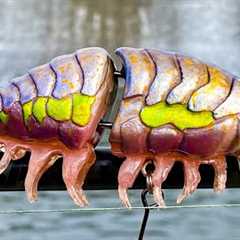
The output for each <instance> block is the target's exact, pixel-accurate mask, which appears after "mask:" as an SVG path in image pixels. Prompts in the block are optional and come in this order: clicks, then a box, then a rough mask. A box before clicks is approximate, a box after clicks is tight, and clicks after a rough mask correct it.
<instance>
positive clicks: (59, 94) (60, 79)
mask: <svg viewBox="0 0 240 240" xmlns="http://www.w3.org/2000/svg"><path fill="white" fill-rule="evenodd" d="M50 65H51V67H52V69H53V71H54V72H55V74H56V78H57V79H56V83H55V88H54V90H53V96H54V97H55V98H63V97H66V96H67V95H69V94H72V93H75V92H79V91H80V89H81V87H82V84H83V75H82V71H81V67H80V66H79V64H78V62H77V59H76V58H75V56H74V55H73V54H69V55H63V56H60V57H57V58H55V59H53V60H52V61H51V62H50Z"/></svg>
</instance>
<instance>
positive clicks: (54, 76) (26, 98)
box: [0, 48, 113, 146]
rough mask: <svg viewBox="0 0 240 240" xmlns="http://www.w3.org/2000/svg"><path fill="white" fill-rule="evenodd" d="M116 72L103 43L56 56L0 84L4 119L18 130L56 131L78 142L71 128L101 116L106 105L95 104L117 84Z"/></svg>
mask: <svg viewBox="0 0 240 240" xmlns="http://www.w3.org/2000/svg"><path fill="white" fill-rule="evenodd" d="M112 72H113V65H112V61H111V59H110V57H109V55H108V53H107V52H106V51H105V50H104V49H101V48H86V49H81V50H78V51H76V52H75V53H73V54H69V55H64V56H60V57H57V58H55V59H53V60H52V61H51V62H50V63H48V64H45V65H42V66H39V67H36V68H34V69H32V70H30V71H29V73H27V74H26V75H24V76H22V77H19V78H16V79H13V80H12V81H11V82H10V83H9V84H6V85H3V86H2V87H0V96H1V98H0V119H1V121H2V123H4V124H5V126H7V130H8V131H10V133H12V134H14V135H17V136H20V137H22V136H23V137H36V138H38V137H42V138H48V137H56V136H57V137H59V138H60V139H61V140H63V141H64V142H65V143H66V144H68V145H74V146H75V145H76V146H77V145H78V143H79V141H80V139H78V140H77V139H76V137H73V136H70V134H69V129H72V130H73V129H75V130H76V132H79V131H83V130H82V129H83V128H84V127H86V126H87V125H88V124H89V123H91V118H98V120H97V122H99V121H100V117H102V115H103V114H104V113H105V112H106V107H105V106H102V107H101V108H100V109H97V108H96V106H95V105H99V102H102V103H103V102H104V103H106V102H107V99H108V98H109V95H110V93H111V91H112V88H113V81H112V79H113V76H112ZM100 95H101V97H99V96H100ZM96 99H98V100H97V101H96ZM94 111H95V113H94V114H93V112H94ZM96 112H101V114H100V115H99V114H96ZM97 122H96V121H95V125H96V126H94V128H95V129H96V127H97ZM16 126H17V127H16ZM3 127H4V125H3ZM85 131H86V130H85ZM75 135H76V134H75ZM80 135H81V137H82V135H83V133H81V134H80ZM89 137H90V136H89ZM79 138H80V137H79Z"/></svg>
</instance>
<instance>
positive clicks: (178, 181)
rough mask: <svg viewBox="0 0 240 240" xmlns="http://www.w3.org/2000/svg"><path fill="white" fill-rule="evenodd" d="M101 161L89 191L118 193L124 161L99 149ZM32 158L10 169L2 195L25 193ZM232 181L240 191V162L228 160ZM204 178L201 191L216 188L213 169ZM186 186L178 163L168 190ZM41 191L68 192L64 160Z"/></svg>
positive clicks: (141, 183)
mask: <svg viewBox="0 0 240 240" xmlns="http://www.w3.org/2000/svg"><path fill="white" fill-rule="evenodd" d="M96 155H97V161H96V163H95V165H94V166H93V167H92V168H91V170H90V171H89V173H88V176H87V179H86V183H85V185H84V188H85V189H99V190H101V189H116V188H117V173H118V169H119V167H120V165H121V163H122V161H123V159H120V158H117V157H115V156H113V155H112V154H111V151H110V149H109V148H97V149H96ZM28 159H29V155H27V156H26V157H24V158H23V159H21V160H18V161H13V162H12V163H11V164H10V166H9V168H8V169H7V170H6V171H5V172H4V173H2V174H1V175H0V191H21V190H24V179H25V176H26V173H27V167H28ZM227 163H228V170H227V171H228V181H227V187H228V188H233V187H240V173H239V166H238V162H237V160H236V159H235V158H233V157H228V158H227ZM200 173H201V176H202V180H201V183H200V185H199V187H200V188H212V185H213V178H214V171H213V168H212V167H211V166H208V165H202V166H201V167H200ZM182 185H183V170H182V165H181V164H180V163H176V164H175V165H174V167H173V169H172V171H171V172H170V174H169V177H168V179H167V181H166V182H165V183H164V185H163V187H164V188H179V187H182ZM145 186H146V181H145V178H144V177H143V176H139V177H138V178H137V180H136V183H135V185H134V188H138V189H143V188H145ZM39 188H40V190H64V189H65V186H64V183H63V181H62V160H61V159H59V160H58V161H57V162H56V163H55V164H54V165H53V166H52V167H51V168H50V169H49V170H48V171H47V172H46V173H45V174H44V175H43V177H42V179H41V180H40V183H39Z"/></svg>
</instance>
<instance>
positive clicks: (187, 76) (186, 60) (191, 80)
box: [167, 56, 208, 104]
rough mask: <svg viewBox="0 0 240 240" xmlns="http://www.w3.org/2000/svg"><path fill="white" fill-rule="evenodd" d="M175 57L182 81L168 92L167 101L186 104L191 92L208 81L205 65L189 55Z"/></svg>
mask: <svg viewBox="0 0 240 240" xmlns="http://www.w3.org/2000/svg"><path fill="white" fill-rule="evenodd" d="M177 59H178V61H177V62H178V64H179V68H180V69H181V77H182V81H181V83H180V84H179V85H178V86H176V87H175V88H174V89H173V90H172V91H171V92H170V93H169V95H168V98H167V102H168V103H169V104H174V103H181V104H187V103H188V101H189V99H190V97H191V95H192V93H193V92H194V91H195V90H196V89H198V88H200V87H202V86H203V85H205V84H207V83H208V72H207V67H206V66H205V65H204V64H202V63H201V62H200V61H198V60H196V59H193V58H190V57H184V56H177Z"/></svg>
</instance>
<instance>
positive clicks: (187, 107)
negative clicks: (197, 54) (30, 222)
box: [0, 48, 240, 207]
mask: <svg viewBox="0 0 240 240" xmlns="http://www.w3.org/2000/svg"><path fill="white" fill-rule="evenodd" d="M116 54H117V55H118V56H119V57H120V58H121V60H122V63H123V70H122V72H123V74H124V78H125V90H124V95H123V98H122V100H121V104H120V108H119V111H118V113H117V116H116V118H115V121H114V123H113V128H112V131H111V134H110V137H109V142H110V143H111V148H112V153H113V154H115V155H117V156H119V157H125V158H126V159H125V161H124V162H123V164H122V166H121V168H120V170H119V175H118V181H119V187H118V191H119V196H120V199H121V201H122V202H123V204H124V205H125V206H126V207H130V206H131V205H130V202H129V200H128V196H127V189H128V188H130V187H131V186H132V185H133V184H134V181H135V179H136V177H137V176H138V174H139V172H140V171H141V169H142V168H143V167H144V165H145V163H146V162H147V161H149V160H152V161H153V163H154V165H155V170H154V173H153V194H154V199H155V201H156V202H157V203H158V205H159V206H160V207H163V206H164V204H165V203H164V200H163V198H162V183H163V182H164V181H165V179H166V178H167V176H168V173H169V172H170V170H171V168H172V167H173V165H174V163H175V162H176V161H181V162H182V163H183V168H184V176H185V184H184V188H183V192H182V193H181V194H180V195H179V197H178V199H177V203H180V202H182V201H183V200H184V199H185V198H186V197H188V196H189V195H190V194H191V193H192V192H194V191H195V189H196V188H197V186H198V183H199V182H200V174H199V171H198V168H199V166H200V164H211V165H212V166H213V167H214V170H215V180H214V190H215V191H223V190H224V188H225V183H226V161H225V156H226V155H234V156H236V157H238V156H239V155H240V122H239V118H240V80H239V78H237V77H236V76H233V75H231V74H229V73H227V72H225V71H223V70H221V69H219V68H218V67H216V66H212V65H207V64H205V63H203V62H201V61H199V60H197V59H195V58H190V57H187V56H183V55H180V54H176V53H171V52H162V51H159V50H153V49H134V48H119V49H117V50H116ZM114 70H115V68H114V65H113V62H112V60H111V58H110V56H109V55H108V53H107V52H106V51H105V50H104V49H101V48H86V49H82V50H78V51H76V52H75V53H73V54H69V55H64V56H60V57H57V58H55V59H53V60H52V61H50V63H48V64H45V65H42V66H39V67H36V68H34V69H32V70H30V71H29V72H28V73H27V74H26V75H24V76H22V77H19V78H16V79H14V80H12V81H11V82H10V83H8V84H6V85H4V86H0V97H1V98H0V143H1V145H2V147H3V148H4V149H5V153H4V155H3V157H2V159H1V161H0V172H3V171H4V170H5V169H6V168H7V167H8V165H9V163H10V161H11V160H17V159H19V158H21V157H23V156H24V155H25V153H26V151H30V152H31V157H30V161H29V167H28V173H27V176H26V180H25V189H26V192H27V197H28V199H29V200H30V201H34V200H36V199H37V185H38V181H39V179H40V177H41V176H42V174H43V173H44V172H45V171H46V170H47V169H48V168H49V167H50V166H51V165H52V164H53V163H54V162H55V161H56V160H57V159H58V158H59V157H63V179H64V182H65V184H66V187H67V190H68V192H69V194H70V196H71V197H72V199H73V200H74V202H75V203H76V204H78V205H80V206H85V205H87V204H88V202H87V199H86V197H85V195H84V193H83V191H82V186H83V184H84V180H85V177H86V175H87V172H88V170H89V168H90V167H91V166H92V164H94V162H95V153H94V146H95V145H96V144H97V142H98V140H99V138H100V136H101V132H102V131H100V130H99V128H97V126H98V124H99V122H100V120H101V119H102V118H103V116H104V115H105V114H106V113H107V112H108V111H109V110H110V108H109V104H110V103H111V96H112V92H113V89H114Z"/></svg>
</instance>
